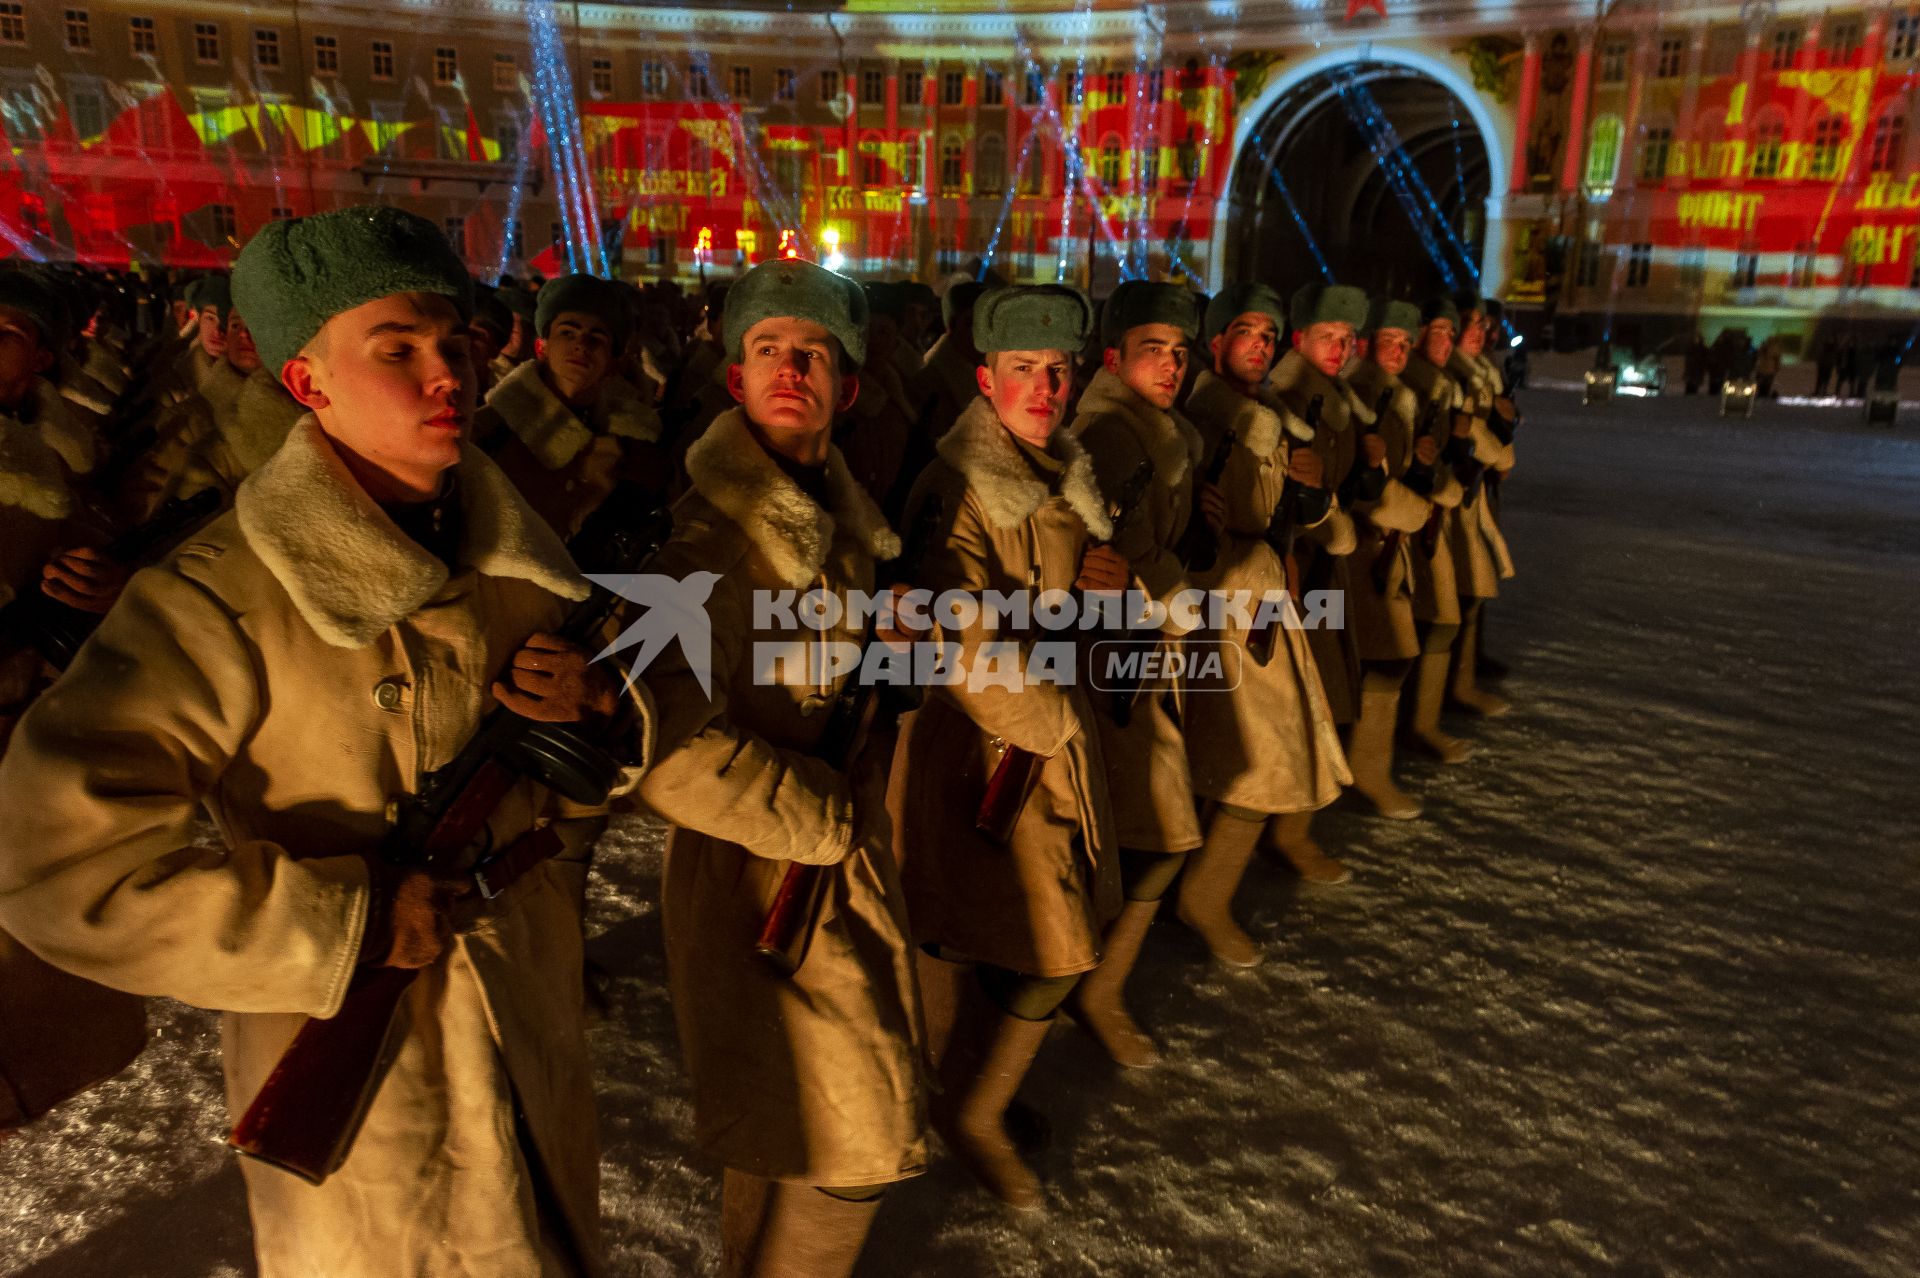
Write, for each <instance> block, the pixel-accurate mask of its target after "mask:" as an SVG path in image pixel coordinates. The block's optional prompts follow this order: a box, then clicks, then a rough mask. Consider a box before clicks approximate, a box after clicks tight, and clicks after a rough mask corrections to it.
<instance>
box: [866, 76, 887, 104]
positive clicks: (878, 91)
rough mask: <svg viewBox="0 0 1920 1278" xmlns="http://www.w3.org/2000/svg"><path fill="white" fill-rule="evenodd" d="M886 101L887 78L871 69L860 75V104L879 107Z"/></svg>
mask: <svg viewBox="0 0 1920 1278" xmlns="http://www.w3.org/2000/svg"><path fill="white" fill-rule="evenodd" d="M886 100H887V77H886V76H885V75H884V74H883V73H881V72H879V71H874V70H871V69H868V70H865V71H862V72H861V73H860V104H861V105H862V106H879V105H880V104H881V103H882V102H885V101H886Z"/></svg>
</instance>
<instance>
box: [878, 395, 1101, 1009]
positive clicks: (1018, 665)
mask: <svg viewBox="0 0 1920 1278" xmlns="http://www.w3.org/2000/svg"><path fill="white" fill-rule="evenodd" d="M1047 454H1048V456H1049V457H1050V458H1052V459H1053V467H1052V468H1051V469H1053V471H1054V473H1051V474H1046V475H1043V474H1041V473H1039V472H1038V471H1036V469H1035V465H1034V463H1033V462H1032V461H1031V460H1029V458H1028V457H1027V455H1026V454H1025V453H1024V452H1023V451H1022V450H1021V449H1020V448H1019V446H1017V445H1016V444H1015V443H1014V439H1013V436H1012V435H1011V434H1009V433H1008V432H1007V429H1006V427H1004V426H1003V425H1001V424H1000V419H999V418H998V417H997V416H996V415H995V413H994V411H993V405H992V404H990V403H989V402H988V401H987V400H985V399H983V398H975V400H974V401H973V404H972V406H970V407H969V408H968V409H967V411H966V412H964V413H962V414H961V415H960V420H959V421H957V422H955V423H954V425H953V428H952V429H951V430H949V431H948V432H947V433H946V435H945V436H943V437H942V438H941V440H940V446H939V457H938V459H937V460H935V461H934V463H933V464H932V465H931V466H929V467H928V468H927V469H926V470H925V471H924V472H923V473H922V474H921V476H920V481H919V483H918V484H916V485H915V486H914V491H913V494H912V495H911V496H910V497H909V498H908V501H907V511H908V518H907V526H908V527H912V528H918V527H921V526H922V520H923V517H925V516H926V514H927V512H929V511H937V512H938V514H937V516H936V517H934V518H933V519H932V520H931V521H930V522H931V523H932V526H933V528H934V529H935V530H936V531H935V532H934V534H933V541H932V544H931V545H930V547H929V548H928V549H927V550H926V551H924V552H922V556H921V559H920V562H919V563H918V564H917V565H916V566H915V567H914V569H913V582H912V584H913V585H914V586H916V587H918V588H921V589H924V590H928V591H931V592H932V593H933V594H934V595H936V596H938V595H939V594H940V593H941V592H943V591H947V590H959V591H965V592H968V593H970V594H972V595H974V596H975V597H976V598H979V597H980V596H981V594H982V592H984V591H989V590H991V591H999V592H1001V593H1003V594H1006V595H1008V596H1012V595H1013V594H1015V593H1016V592H1023V591H1025V592H1031V594H1030V596H1029V597H1030V598H1032V599H1035V600H1037V599H1038V597H1039V596H1040V594H1041V593H1042V592H1045V591H1071V590H1072V589H1073V584H1074V582H1075V581H1076V580H1077V579H1078V577H1079V573H1080V557H1081V553H1082V551H1084V550H1085V548H1086V546H1087V543H1088V541H1089V540H1090V539H1093V538H1104V537H1106V536H1107V535H1109V534H1110V533H1111V532H1112V525H1111V522H1110V520H1109V518H1108V515H1107V510H1106V506H1105V503H1104V502H1103V501H1102V500H1101V496H1100V490H1099V488H1098V486H1097V485H1096V484H1095V482H1094V477H1093V463H1092V461H1091V459H1089V458H1088V456H1087V454H1086V452H1085V450H1084V449H1082V448H1081V446H1080V444H1079V442H1078V441H1077V440H1075V439H1074V438H1073V436H1072V435H1070V434H1068V433H1067V432H1066V431H1064V430H1060V431H1055V432H1054V435H1053V438H1052V440H1051V441H1050V443H1049V446H1048V449H1047ZM943 637H944V638H945V639H946V640H948V641H950V642H953V643H954V644H956V645H957V646H958V647H959V649H960V652H959V656H960V660H961V663H962V665H963V667H964V668H965V669H968V670H975V669H977V668H980V667H981V666H982V665H983V663H984V662H985V660H987V658H988V656H989V654H990V653H992V652H993V651H994V648H993V647H991V646H990V647H989V648H988V651H987V652H986V653H983V652H982V646H983V645H1000V646H1001V647H1000V652H1001V653H1002V657H1001V661H1002V665H1001V667H1000V669H1001V670H1002V671H1003V672H1005V673H1006V674H1007V675H1008V676H1009V677H1018V676H1023V675H1024V673H1025V672H1026V670H1027V668H1028V664H1027V663H1028V660H1029V656H1030V654H1031V652H1032V646H1033V644H1035V643H1036V642H1039V643H1045V644H1048V645H1049V647H1050V648H1052V650H1053V652H1054V655H1055V656H1060V655H1061V653H1062V652H1063V651H1064V653H1065V654H1067V655H1066V656H1065V657H1064V660H1065V661H1067V662H1069V663H1070V662H1072V660H1073V658H1072V653H1073V652H1074V644H1075V643H1076V642H1077V639H1078V635H1077V633H1076V632H1074V631H1065V632H1061V631H1049V630H1046V629H1042V628H1040V627H1039V626H1038V625H1037V624H1036V625H1031V626H1029V627H1027V628H1026V629H1024V630H1016V629H1013V628H1012V627H1010V626H1009V627H1007V628H1002V629H997V630H990V629H989V628H988V627H987V626H986V624H985V620H984V610H983V613H982V620H981V622H980V623H979V624H976V625H974V626H972V627H969V628H968V629H966V630H965V631H960V632H952V631H949V632H946V633H945V634H944V636H943ZM1016 672H1017V675H1016ZM1020 685H1021V686H1019V687H1018V688H1017V690H1016V689H1010V688H1008V687H1006V686H1004V685H1000V684H990V683H988V682H987V681H985V680H982V681H980V682H979V683H976V684H973V685H969V684H965V683H962V684H953V685H942V686H939V687H935V688H931V689H929V690H928V693H927V700H926V703H925V704H924V705H923V706H922V707H921V708H920V710H919V711H917V712H916V713H915V714H914V716H913V719H912V722H911V725H910V726H909V728H908V730H907V734H906V738H905V741H904V743H903V745H902V747H901V753H902V758H901V759H900V760H898V761H897V762H896V764H895V771H894V776H895V804H896V809H897V810H898V811H899V812H900V814H901V815H900V826H899V828H900V845H899V846H900V852H901V855H902V857H903V859H904V861H905V867H904V870H903V877H904V878H905V881H906V887H907V908H908V916H909V917H910V918H911V919H912V921H913V934H914V939H915V940H916V941H918V942H920V943H922V944H926V943H929V942H931V943H935V944H937V945H938V946H939V947H940V950H941V953H942V954H943V955H944V956H945V957H947V958H949V959H952V960H956V961H957V960H960V959H962V958H965V959H972V960H976V961H979V962H984V963H991V964H993V965H995V966H997V967H1004V968H1008V969H1010V970H1012V971H1015V972H1022V973H1025V974H1026V975H1029V976H1067V975H1070V974H1072V973H1075V972H1084V971H1087V970H1089V969H1091V968H1093V967H1094V966H1096V965H1097V964H1098V963H1099V961H1100V936H1101V933H1102V931H1103V929H1104V927H1105V925H1106V923H1107V922H1108V921H1109V920H1110V919H1111V918H1112V917H1113V916H1114V915H1115V914H1117V913H1118V912H1119V908H1120V880H1119V874H1118V868H1117V862H1116V857H1115V854H1116V851H1117V848H1116V847H1115V845H1114V842H1113V816H1112V811H1111V808H1110V806H1109V802H1108V796H1107V777H1106V770H1105V765H1104V763H1103V762H1102V760H1101V757H1100V737H1099V733H1098V730H1097V729H1096V728H1095V727H1094V722H1095V711H1094V708H1093V705H1092V703H1091V702H1090V701H1089V700H1088V697H1087V691H1086V688H1085V686H1084V685H1083V683H1082V682H1081V681H1080V680H1079V679H1077V678H1074V679H1069V678H1063V679H1062V681H1061V682H1058V683H1055V682H1045V681H1041V680H1038V679H1036V680H1034V681H1033V682H1026V681H1025V680H1024V678H1021V679H1020ZM1000 743H1004V744H1006V745H1008V746H1013V747H1018V748H1020V749H1022V750H1028V751H1031V752H1033V753H1035V754H1038V755H1040V756H1041V757H1042V758H1043V759H1044V760H1045V762H1044V763H1043V764H1042V765H1041V767H1040V774H1039V780H1038V781H1037V782H1036V784H1035V786H1034V790H1033V794H1032V797H1031V798H1030V799H1029V800H1028V801H1027V805H1026V807H1025V808H1024V809H1023V810H1022V812H1021V815H1020V819H1019V821H1018V823H1017V824H1016V825H1015V826H1014V828H1013V837H1012V838H1011V839H1010V840H1009V841H1008V843H1007V845H1006V846H1005V847H1000V846H997V845H995V844H993V843H992V842H990V841H988V839H987V838H986V837H985V836H984V835H982V834H980V833H979V831H977V830H976V829H975V828H974V818H975V816H976V815H977V813H978V811H979V806H980V800H981V797H982V795H983V794H984V792H985V789H986V784H987V779H988V777H989V776H991V775H992V772H993V769H994V766H995V765H996V764H997V763H998V762H999V758H1000V753H1001V748H1000Z"/></svg>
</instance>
